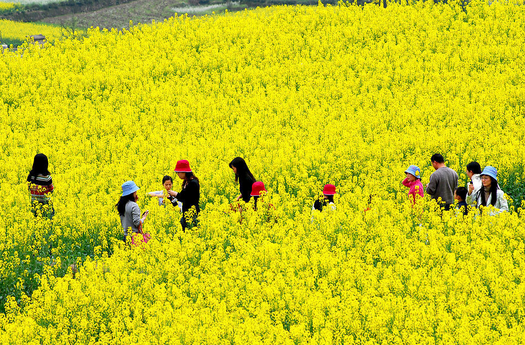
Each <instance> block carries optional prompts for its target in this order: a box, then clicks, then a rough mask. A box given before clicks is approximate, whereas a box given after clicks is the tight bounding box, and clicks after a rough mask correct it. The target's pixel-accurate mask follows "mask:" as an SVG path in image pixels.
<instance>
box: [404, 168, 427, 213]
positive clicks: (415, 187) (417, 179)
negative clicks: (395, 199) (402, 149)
mask: <svg viewBox="0 0 525 345" xmlns="http://www.w3.org/2000/svg"><path fill="white" fill-rule="evenodd" d="M405 174H406V178H405V179H404V180H403V182H402V183H403V186H405V187H408V188H410V189H409V190H408V197H409V199H410V200H411V201H412V203H413V204H415V203H416V195H419V197H421V198H422V197H423V196H424V193H425V191H424V190H423V184H422V183H421V170H420V169H419V168H418V167H417V166H415V165H411V166H409V167H408V169H407V170H405ZM419 197H418V198H419Z"/></svg>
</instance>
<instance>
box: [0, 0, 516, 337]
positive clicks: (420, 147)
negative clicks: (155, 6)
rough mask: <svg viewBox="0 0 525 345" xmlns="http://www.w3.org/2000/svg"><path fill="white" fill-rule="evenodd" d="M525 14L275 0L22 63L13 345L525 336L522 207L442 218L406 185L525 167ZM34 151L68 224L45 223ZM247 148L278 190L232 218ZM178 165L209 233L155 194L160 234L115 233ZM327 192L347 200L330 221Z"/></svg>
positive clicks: (4, 121)
mask: <svg viewBox="0 0 525 345" xmlns="http://www.w3.org/2000/svg"><path fill="white" fill-rule="evenodd" d="M524 19H525V9H524V8H523V6H513V5H507V4H501V3H494V4H492V5H490V6H489V5H487V4H484V3H481V2H472V3H471V4H470V5H469V6H468V8H467V11H466V12H465V11H463V10H462V9H461V7H460V6H458V5H456V4H449V5H434V4H431V3H429V2H425V3H422V2H421V3H418V4H415V5H413V6H407V5H398V4H390V5H389V6H388V7H387V8H386V9H383V8H380V7H378V6H365V7H357V6H344V5H341V6H337V7H332V6H327V7H324V6H318V7H302V6H298V7H288V6H279V7H271V8H266V9H257V10H253V11H245V12H240V13H235V14H227V15H225V16H211V17H203V18H189V17H186V16H181V17H175V18H171V19H169V20H166V21H164V22H162V23H153V24H151V25H136V26H133V27H131V28H130V30H127V31H126V30H124V31H122V32H117V31H111V32H109V31H102V32H100V31H98V30H91V31H90V35H89V37H88V38H85V39H84V40H60V41H57V42H56V43H55V44H54V46H49V47H47V48H44V49H42V48H39V47H29V48H28V49H27V50H26V51H25V52H24V54H23V56H22V57H21V56H20V55H17V54H15V53H10V52H8V53H5V54H3V55H2V56H0V74H1V75H0V80H1V82H0V83H1V84H0V85H1V87H0V94H1V98H0V99H1V102H0V116H1V121H0V133H1V134H2V135H0V148H2V149H3V152H4V154H3V155H2V156H0V163H1V166H2V167H3V169H2V170H0V181H1V184H0V195H2V198H1V199H0V200H1V201H0V211H1V214H3V215H4V219H3V221H2V222H0V236H2V238H0V246H1V248H2V257H1V258H0V260H1V265H0V274H1V277H2V286H1V287H0V290H1V296H2V297H1V299H2V302H3V301H5V302H6V303H5V306H4V309H5V313H3V314H2V315H0V342H1V343H12V344H17V343H20V344H22V343H24V344H26V343H45V344H48V343H81V344H84V343H111V344H119V343H122V344H129V343H180V344H185V343H209V344H217V343H270V342H275V343H290V344H292V343H337V344H339V343H370V344H374V343H417V344H421V343H451V342H457V343H490V344H492V343H496V342H499V343H505V344H508V343H515V344H519V343H522V342H523V341H524V340H525V339H524V335H523V334H525V329H524V324H523V321H522V320H523V317H524V314H525V300H524V297H523V296H525V293H524V292H525V291H524V289H525V285H524V283H523V282H522V280H523V267H524V260H525V254H524V250H525V227H524V224H523V220H522V218H520V217H519V215H518V212H509V213H504V214H501V215H498V216H496V217H488V216H487V215H486V214H487V212H488V211H490V210H485V211H484V212H485V215H483V216H481V215H479V214H477V212H471V213H469V215H468V216H467V217H463V216H461V215H457V214H456V213H455V212H454V211H452V212H449V213H445V214H444V215H443V217H440V216H439V214H438V213H437V212H434V211H433V210H432V203H430V202H429V200H428V197H427V199H424V200H418V202H417V203H416V206H415V207H414V208H413V207H412V205H411V203H410V201H409V200H408V198H407V196H406V190H405V187H403V186H402V184H401V181H402V180H403V178H404V173H403V172H404V171H405V168H406V167H407V166H409V165H411V164H414V165H417V166H418V167H420V168H421V175H422V182H423V184H426V183H428V179H429V176H430V173H431V172H432V171H431V169H432V168H431V165H430V156H431V155H432V154H433V153H436V152H440V153H442V154H443V155H444V156H445V159H446V161H447V166H449V167H451V168H453V169H455V170H456V171H458V172H459V173H460V180H461V183H462V184H466V182H467V181H466V177H465V176H464V175H461V173H462V172H463V171H464V170H465V166H466V164H467V163H468V162H470V161H471V160H476V161H478V162H480V164H481V165H482V166H485V165H491V166H495V167H497V168H498V171H499V172H500V174H501V175H499V176H501V182H502V183H504V181H505V179H507V178H510V174H511V172H514V173H515V172H516V171H517V170H515V167H516V166H519V165H523V164H524V163H525V147H524V146H523V145H521V143H522V142H523V139H524V132H523V130H522V128H523V125H524V122H525V119H524V116H523V105H524V104H523V102H524V99H525V98H524V96H525V87H524V86H523V83H522V80H523V78H524V75H523V74H524V72H523V69H522V68H520V66H522V65H523V63H524V53H523V51H522V49H521V47H522V46H523V44H524V40H525V37H524V36H523V35H522V34H521V32H522V30H523V28H522V23H523V22H524ZM37 65H38V66H46V68H43V69H36V68H34V66H37ZM39 152H44V153H45V154H46V155H47V156H48V157H49V161H50V167H49V170H50V172H51V174H52V175H53V181H54V186H55V191H54V193H53V207H54V209H55V211H56V215H55V217H54V218H53V220H52V221H49V220H42V221H35V219H34V217H33V215H32V214H31V212H30V210H29V195H28V194H27V190H26V188H27V186H26V184H25V179H26V177H27V173H28V171H29V169H30V166H31V161H32V158H33V156H34V155H35V154H36V153H39ZM236 156H243V157H244V158H245V159H246V160H247V161H248V164H249V166H250V170H251V171H252V172H253V173H254V175H255V177H256V179H257V180H258V181H263V182H264V185H265V187H266V189H267V190H268V194H267V195H266V196H265V197H264V199H261V200H259V202H260V204H259V203H258V211H253V210H252V209H251V207H249V206H245V207H244V210H243V212H242V213H239V212H234V211H231V209H230V206H229V203H230V202H231V201H232V200H233V199H234V198H235V197H236V196H237V194H238V186H237V185H235V184H234V181H233V175H232V172H231V169H230V168H229V167H228V162H229V161H230V160H231V159H232V158H233V157H236ZM179 159H188V161H189V162H190V164H191V166H192V169H194V170H195V174H196V175H197V176H198V177H199V179H200V183H201V208H202V211H201V213H200V217H199V219H200V222H199V225H198V226H197V227H194V228H192V229H191V230H188V231H187V232H185V233H183V232H181V231H180V224H179V219H180V214H179V213H176V212H175V210H174V208H168V207H167V208H164V207H158V205H157V201H156V200H152V199H151V198H148V197H147V196H146V195H145V194H146V192H144V193H143V194H142V195H141V194H140V193H139V198H140V200H139V204H140V207H141V209H149V210H150V214H149V216H148V220H147V222H146V223H145V226H144V227H145V229H144V231H145V232H148V233H150V234H151V235H152V239H151V240H150V241H149V242H148V243H147V244H145V245H143V246H141V247H138V248H133V249H128V248H127V247H126V246H123V245H122V244H119V239H120V238H121V232H122V229H121V227H120V223H119V220H118V215H117V213H116V211H115V208H114V205H115V203H116V202H117V200H118V196H119V192H120V185H121V184H122V182H124V181H126V180H134V181H135V182H136V183H137V184H138V185H139V186H140V187H141V190H143V191H148V190H157V189H158V188H159V185H160V181H161V179H162V176H164V175H166V174H169V173H171V174H172V175H173V173H172V170H173V168H174V166H175V162H177V161H178V160H179ZM524 177H525V176H517V177H516V176H514V177H513V178H517V180H518V181H522V180H523V178H524ZM177 183H180V182H177V181H176V180H175V185H174V188H176V187H178V186H177ZM327 183H330V184H334V185H336V186H337V192H338V194H337V195H336V197H335V203H336V205H337V209H336V210H335V211H333V212H314V214H312V212H311V206H312V203H313V201H314V199H315V198H316V197H317V193H318V191H319V190H321V189H322V186H324V185H325V184H327ZM371 195H372V199H371V202H370V204H369V200H370V196H371ZM264 203H268V205H273V207H269V206H266V205H265V204H264ZM365 208H370V210H368V211H366V212H363V210H364V209H365ZM72 265H74V266H73V268H75V270H78V272H76V274H75V277H74V278H73V270H72V268H71V267H72Z"/></svg>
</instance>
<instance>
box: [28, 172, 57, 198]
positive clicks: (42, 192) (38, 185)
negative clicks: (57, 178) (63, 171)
mask: <svg viewBox="0 0 525 345" xmlns="http://www.w3.org/2000/svg"><path fill="white" fill-rule="evenodd" d="M27 182H28V188H29V192H30V193H31V202H32V203H33V202H35V201H36V202H39V203H42V204H48V203H49V199H50V194H51V193H52V192H53V190H54V189H55V187H54V186H53V180H51V175H47V176H42V175H38V176H31V175H29V176H28V177H27Z"/></svg>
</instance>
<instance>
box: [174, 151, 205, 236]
mask: <svg viewBox="0 0 525 345" xmlns="http://www.w3.org/2000/svg"><path fill="white" fill-rule="evenodd" d="M175 172H176V173H177V176H178V177H179V178H180V179H181V180H182V187H181V188H182V189H181V191H180V192H175V191H173V190H169V191H168V194H169V195H171V196H172V197H175V198H176V199H173V200H175V202H176V200H178V201H180V202H182V218H181V220H180V224H181V225H182V231H185V230H186V228H191V227H193V226H195V225H197V215H198V214H199V212H200V207H199V199H200V185H199V179H198V178H197V176H195V174H193V171H191V168H190V163H189V162H188V161H187V160H185V159H183V160H180V161H178V162H177V165H176V166H175ZM172 202H174V201H172Z"/></svg>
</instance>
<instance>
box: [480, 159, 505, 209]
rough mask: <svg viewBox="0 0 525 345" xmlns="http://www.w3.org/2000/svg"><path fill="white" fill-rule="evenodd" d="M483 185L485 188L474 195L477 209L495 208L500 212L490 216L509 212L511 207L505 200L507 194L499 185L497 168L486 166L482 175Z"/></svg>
mask: <svg viewBox="0 0 525 345" xmlns="http://www.w3.org/2000/svg"><path fill="white" fill-rule="evenodd" d="M481 183H482V184H483V187H482V188H481V189H480V190H478V191H477V192H476V194H474V198H473V199H474V201H476V207H480V206H484V207H487V206H494V208H496V209H497V210H498V211H497V212H492V211H491V212H490V215H494V214H498V213H501V212H504V211H508V210H509V205H508V203H507V200H506V199H505V193H504V192H503V191H502V190H501V189H500V188H499V185H498V171H497V170H496V168H494V167H491V166H486V167H485V169H483V172H482V173H481Z"/></svg>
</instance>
